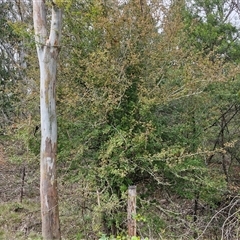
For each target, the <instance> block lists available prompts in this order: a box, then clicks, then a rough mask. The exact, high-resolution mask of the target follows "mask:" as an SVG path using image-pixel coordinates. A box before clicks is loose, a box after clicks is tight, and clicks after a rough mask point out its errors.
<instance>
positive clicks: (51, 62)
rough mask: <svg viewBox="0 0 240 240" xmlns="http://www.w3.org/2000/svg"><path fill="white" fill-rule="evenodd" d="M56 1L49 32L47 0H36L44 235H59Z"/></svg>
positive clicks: (59, 13) (58, 32)
mask: <svg viewBox="0 0 240 240" xmlns="http://www.w3.org/2000/svg"><path fill="white" fill-rule="evenodd" d="M58 4H59V3H58V2H57V1H52V2H51V9H52V20H51V28H50V32H49V35H48V26H47V12H46V8H47V6H46V4H45V1H44V0H40V1H34V0H33V20H34V29H35V41H36V47H37V55H38V60H39V67H40V107H41V153H40V155H41V162H40V166H41V168H40V169H41V170H40V171H41V181H40V195H41V213H42V235H43V238H44V239H60V238H61V234H60V223H59V210H58V192H57V174H56V173H57V169H56V155H57V116H56V74H57V57H58V54H59V51H60V38H61V25H62V10H61V8H60V7H59V6H58Z"/></svg>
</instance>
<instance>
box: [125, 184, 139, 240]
mask: <svg viewBox="0 0 240 240" xmlns="http://www.w3.org/2000/svg"><path fill="white" fill-rule="evenodd" d="M136 196H137V191H136V186H129V187H128V208H127V224H128V236H129V237H133V236H136V230H137V224H136Z"/></svg>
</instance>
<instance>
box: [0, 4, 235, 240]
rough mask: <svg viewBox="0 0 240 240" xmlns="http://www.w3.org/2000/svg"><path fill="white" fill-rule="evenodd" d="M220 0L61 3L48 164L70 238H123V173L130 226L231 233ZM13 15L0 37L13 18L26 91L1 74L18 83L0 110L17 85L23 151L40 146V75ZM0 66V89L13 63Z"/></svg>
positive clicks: (230, 138)
mask: <svg viewBox="0 0 240 240" xmlns="http://www.w3.org/2000/svg"><path fill="white" fill-rule="evenodd" d="M226 6H227V1H220V0H216V1H208V0H206V1H195V2H194V4H193V5H192V3H191V2H187V1H173V3H172V4H170V5H166V4H164V3H162V2H161V1H138V0H129V1H124V2H123V1H122V2H121V3H120V2H118V1H111V0H105V1H98V0H88V1H80V0H75V1H66V2H65V3H64V4H63V6H62V7H63V8H64V11H65V13H64V26H63V46H62V49H61V56H60V61H59V68H58V70H59V73H58V86H57V88H58V90H57V91H58V97H57V98H58V99H57V107H58V164H59V186H60V187H59V189H60V190H59V191H60V208H61V211H62V215H61V216H62V228H63V234H65V235H66V236H71V238H70V237H69V239H72V238H74V239H99V238H100V237H101V236H102V238H101V239H107V237H105V238H104V235H103V234H106V236H111V235H112V236H115V237H117V236H118V237H119V238H120V236H122V239H124V238H123V236H125V235H126V198H127V196H126V190H127V188H128V186H130V185H136V186H137V191H138V202H137V205H138V209H137V212H138V215H137V216H136V219H137V221H138V235H139V236H142V237H148V238H149V239H180V238H184V239H191V238H197V237H199V239H200V238H202V239H220V238H221V236H222V237H223V239H235V238H236V236H237V234H238V233H237V229H238V227H239V219H238V216H237V211H238V210H237V209H238V207H239V206H238V201H239V188H238V183H239V174H238V170H239V164H240V155H239V153H238V146H239V143H240V142H239V134H240V132H239V124H240V122H239V121H238V119H239V110H240V99H239V87H240V86H239V85H240V79H239V78H240V76H239V65H238V64H239V54H240V42H239V36H238V32H239V29H237V27H236V26H234V25H233V24H232V22H231V21H229V20H228V17H229V16H230V15H231V11H234V6H235V5H233V7H232V8H230V7H229V9H227V10H226ZM230 10H231V11H230ZM0 11H1V10H0ZM1 16H2V15H1ZM2 24H8V21H5V20H4V18H3V20H2V22H1V25H2ZM11 24H12V25H11ZM11 24H10V25H8V27H9V29H8V28H4V29H5V31H7V33H8V34H9V35H6V34H4V33H3V34H2V32H0V34H1V35H0V39H1V41H3V40H4V41H6V40H5V39H7V41H8V43H9V44H10V43H11V41H12V38H13V37H15V35H11V34H12V32H11V28H13V29H14V31H13V32H14V34H16V33H18V35H17V37H18V38H19V39H20V40H18V42H20V43H21V44H25V45H26V46H25V54H26V56H27V57H25V58H24V62H26V63H27V64H29V65H28V67H27V69H25V70H24V74H25V75H24V79H25V83H24V84H25V86H26V88H27V89H28V91H27V94H26V89H22V92H21V93H20V92H19V89H18V91H16V89H15V88H14V87H16V86H18V84H16V85H14V84H13V83H12V82H11V81H9V82H10V83H11V84H12V85H11V87H12V88H13V90H9V91H10V92H11V93H14V94H15V92H17V93H18V95H16V98H11V99H8V100H4V99H5V98H7V97H9V93H7V94H3V95H2V96H1V99H3V100H1V104H3V103H4V105H2V106H3V111H4V114H5V115H6V114H7V112H9V111H14V110H12V107H11V106H12V105H11V104H13V103H14V101H15V103H16V102H18V101H19V98H20V96H24V94H25V97H24V99H25V100H23V101H22V102H21V104H20V106H23V105H24V108H22V110H19V111H22V113H24V114H23V115H22V117H19V118H18V120H17V122H16V123H17V129H18V130H17V131H15V132H14V133H13V132H12V133H9V134H10V135H11V137H12V139H14V141H16V142H19V141H21V147H22V148H23V149H25V151H26V154H25V155H23V156H21V161H25V162H26V159H28V161H29V156H31V158H33V159H36V158H37V157H38V154H39V147H40V146H39V143H40V135H39V130H38V128H39V127H40V126H39V124H38V121H39V112H38V95H37V92H36V88H37V86H38V80H36V82H34V83H33V80H32V79H34V78H36V76H38V75H37V74H38V73H37V71H38V67H36V66H37V65H36V58H33V53H32V52H33V51H34V50H35V49H34V48H33V46H34V44H32V41H33V40H32V39H33V38H32V35H31V34H32V33H31V32H32V28H31V24H30V23H29V22H28V21H27V22H26V23H25V24H26V25H24V26H25V27H27V29H28V30H27V31H26V28H24V29H25V31H24V30H22V32H21V31H17V30H19V29H22V26H23V25H22V24H23V23H21V24H20V23H19V22H13V23H11ZM1 29H2V28H1ZM3 35H4V37H3ZM26 39H27V41H26ZM16 44H17V42H16ZM0 46H1V47H2V46H3V43H1V44H0ZM5 59H6V60H8V61H10V60H11V59H10V58H9V56H7V57H6V56H5V55H4V56H1V58H0V61H2V62H4V61H6V60H5ZM5 65H7V63H5ZM2 66H4V65H2ZM8 66H12V65H11V64H10V63H9V65H8ZM14 70H17V69H14ZM0 71H1V72H3V73H1V79H0V80H1V87H3V88H4V89H5V85H6V83H7V79H10V77H9V76H10V74H12V71H11V69H7V68H4V67H3V68H2V70H1V69H0ZM16 74H17V73H16ZM21 74H22V71H21ZM21 76H22V75H21ZM14 96H15V95H14ZM10 100H11V101H10ZM2 102H3V103H2ZM15 111H16V110H15ZM18 116H19V115H18ZM0 120H1V122H0V124H1V126H3V125H4V124H6V122H5V121H4V118H1V119H0ZM12 121H14V119H13V120H12ZM11 124H12V123H11ZM11 124H10V123H9V125H10V126H11ZM65 186H67V187H65ZM72 223H74V224H72ZM71 224H72V225H75V224H76V226H75V227H72V226H71V227H70V226H69V225H71Z"/></svg>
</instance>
